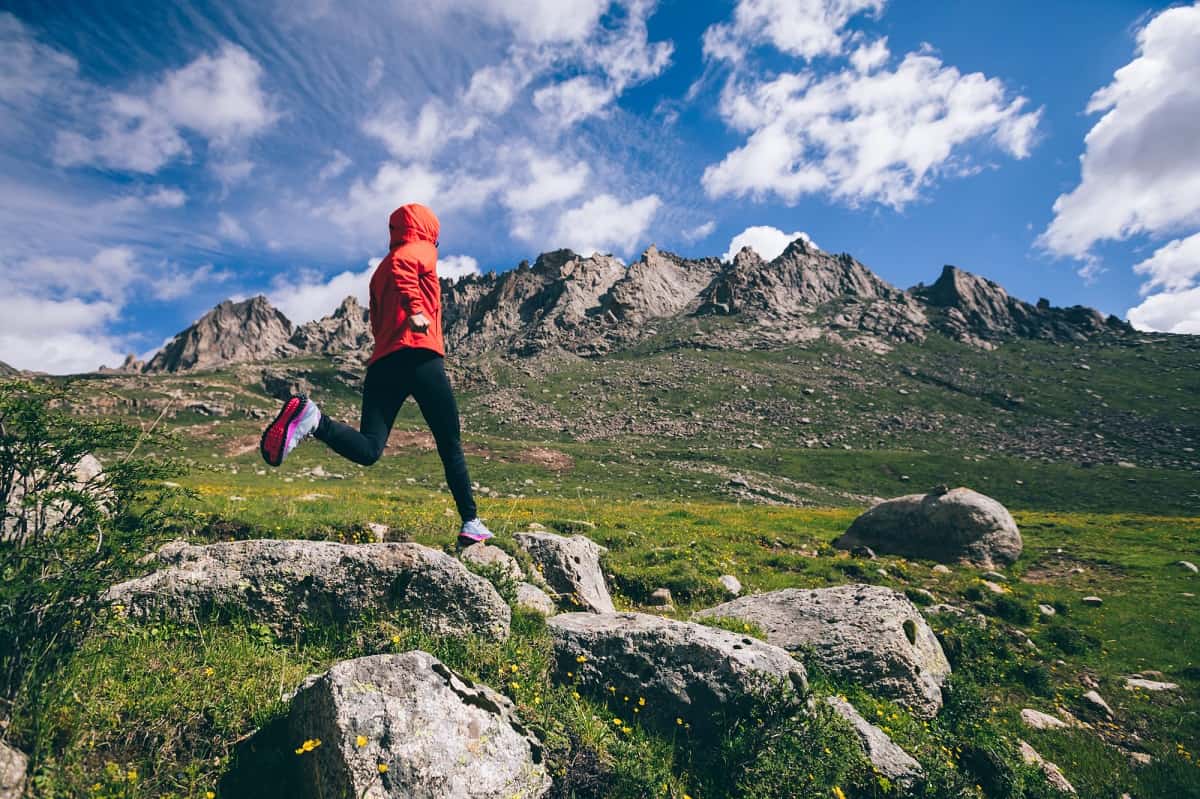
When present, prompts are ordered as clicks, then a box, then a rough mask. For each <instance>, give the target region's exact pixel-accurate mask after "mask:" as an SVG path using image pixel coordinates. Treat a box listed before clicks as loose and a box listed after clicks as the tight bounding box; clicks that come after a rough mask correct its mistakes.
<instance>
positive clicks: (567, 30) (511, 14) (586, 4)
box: [450, 0, 611, 44]
mask: <svg viewBox="0 0 1200 799" xmlns="http://www.w3.org/2000/svg"><path fill="white" fill-rule="evenodd" d="M610 3H611V0H503V1H502V2H495V0H459V2H458V3H452V4H451V5H450V7H454V6H455V5H458V6H463V7H466V8H468V9H471V10H475V11H477V12H479V13H482V14H483V15H485V16H487V17H490V18H491V19H493V20H495V21H497V22H502V23H504V24H506V25H508V26H510V27H511V28H512V30H513V32H514V33H515V34H516V36H517V37H518V38H519V39H521V40H523V41H528V42H532V43H535V44H536V43H547V42H572V41H577V40H579V39H582V38H583V37H585V36H587V34H588V33H590V32H591V31H592V29H593V28H595V26H596V23H597V22H599V20H600V15H601V14H603V13H604V11H605V9H607V8H608V6H609V5H610Z"/></svg>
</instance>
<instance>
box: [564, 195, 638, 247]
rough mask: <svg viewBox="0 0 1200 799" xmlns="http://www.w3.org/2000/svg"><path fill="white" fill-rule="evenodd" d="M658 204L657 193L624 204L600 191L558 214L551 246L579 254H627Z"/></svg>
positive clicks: (636, 241) (636, 242)
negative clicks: (578, 204) (576, 205)
mask: <svg viewBox="0 0 1200 799" xmlns="http://www.w3.org/2000/svg"><path fill="white" fill-rule="evenodd" d="M661 205H662V200H660V199H659V197H658V195H657V194H650V195H647V196H645V197H642V198H641V199H638V200H635V201H633V202H631V203H627V204H625V203H622V202H621V201H620V200H618V199H617V198H616V197H613V196H612V195H611V194H601V195H600V196H598V197H595V198H594V199H592V200H589V201H588V202H586V203H584V204H583V205H581V206H579V207H578V208H572V209H571V210H569V211H566V212H564V213H563V214H562V216H560V217H559V219H558V226H557V227H556V228H555V232H554V246H555V247H566V248H568V249H571V250H574V251H575V252H577V253H579V254H580V255H592V254H593V253H597V252H619V253H629V252H630V251H631V250H633V248H634V247H635V246H636V245H637V244H638V242H639V240H640V239H641V237H642V235H643V234H644V233H645V232H646V229H647V228H649V227H650V222H651V221H652V220H653V219H654V215H655V213H657V212H658V209H659V207H660V206H661Z"/></svg>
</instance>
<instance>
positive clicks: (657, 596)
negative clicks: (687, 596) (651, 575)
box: [647, 588, 672, 608]
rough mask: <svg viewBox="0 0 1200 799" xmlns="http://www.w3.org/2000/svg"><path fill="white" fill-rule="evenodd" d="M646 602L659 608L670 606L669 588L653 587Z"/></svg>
mask: <svg viewBox="0 0 1200 799" xmlns="http://www.w3.org/2000/svg"><path fill="white" fill-rule="evenodd" d="M647 604H649V605H651V606H652V607H659V608H665V607H670V606H671V605H672V597H671V589H670V588H655V589H654V591H652V592H651V594H650V601H649V602H648V603H647Z"/></svg>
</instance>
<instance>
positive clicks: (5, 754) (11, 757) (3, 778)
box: [0, 741, 29, 799]
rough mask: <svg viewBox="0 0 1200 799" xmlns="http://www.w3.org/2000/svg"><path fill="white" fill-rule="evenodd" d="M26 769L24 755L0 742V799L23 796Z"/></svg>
mask: <svg viewBox="0 0 1200 799" xmlns="http://www.w3.org/2000/svg"><path fill="white" fill-rule="evenodd" d="M28 768H29V760H28V758H26V757H25V755H24V753H22V752H19V751H17V750H16V749H13V748H12V747H11V746H9V745H8V744H6V743H4V742H3V741H0V799H21V797H22V796H24V795H25V774H26V770H27V769H28Z"/></svg>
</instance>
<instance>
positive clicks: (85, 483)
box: [0, 453, 112, 543]
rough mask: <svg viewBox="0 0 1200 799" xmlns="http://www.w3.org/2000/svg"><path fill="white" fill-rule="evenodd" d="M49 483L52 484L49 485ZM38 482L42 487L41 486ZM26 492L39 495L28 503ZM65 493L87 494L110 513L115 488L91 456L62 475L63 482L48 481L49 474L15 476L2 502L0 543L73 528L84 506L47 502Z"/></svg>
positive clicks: (64, 500) (70, 501)
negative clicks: (68, 527)
mask: <svg viewBox="0 0 1200 799" xmlns="http://www.w3.org/2000/svg"><path fill="white" fill-rule="evenodd" d="M46 482H49V483H50V485H49V486H46V485H45V483H46ZM39 483H42V484H43V485H41V486H39V485H38V484H39ZM26 489H33V490H34V491H35V492H40V493H39V494H35V496H34V497H32V498H31V500H30V501H29V502H26V501H25V492H26ZM63 490H67V491H72V492H78V493H79V494H81V495H86V496H87V497H88V499H89V500H91V501H93V502H95V503H96V504H97V505H98V506H99V508H100V509H101V510H102V511H107V509H108V508H109V507H110V502H111V500H112V488H111V486H110V485H109V480H108V477H107V475H105V473H104V466H103V465H102V464H101V463H100V461H99V460H98V459H97V458H96V456H95V455H92V454H91V453H88V454H86V455H84V456H83V457H81V458H80V459H79V460H78V461H77V462H76V463H75V465H74V466H73V467H71V468H70V470H69V471H67V472H65V473H63V474H62V479H50V480H47V475H46V474H45V473H43V472H40V471H38V472H35V473H34V474H33V475H32V476H31V477H27V476H26V475H24V474H20V473H17V474H14V475H13V483H12V486H11V487H10V489H9V492H8V496H7V497H6V498H5V499H3V500H0V501H4V502H6V506H5V513H4V514H3V526H0V541H16V542H18V543H20V542H22V541H24V540H26V539H27V538H29V537H30V536H33V535H35V534H36V533H37V532H38V531H44V530H53V529H54V528H55V527H58V526H60V525H63V524H67V525H70V524H72V523H74V522H76V521H78V519H79V511H80V508H81V507H82V504H83V503H81V502H80V501H78V500H76V499H71V498H69V497H60V498H58V499H51V500H48V501H47V500H46V499H45V496H46V495H47V494H52V493H56V492H61V491H63Z"/></svg>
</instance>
